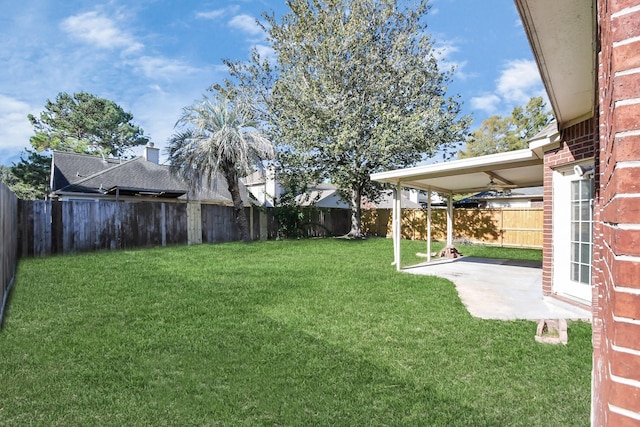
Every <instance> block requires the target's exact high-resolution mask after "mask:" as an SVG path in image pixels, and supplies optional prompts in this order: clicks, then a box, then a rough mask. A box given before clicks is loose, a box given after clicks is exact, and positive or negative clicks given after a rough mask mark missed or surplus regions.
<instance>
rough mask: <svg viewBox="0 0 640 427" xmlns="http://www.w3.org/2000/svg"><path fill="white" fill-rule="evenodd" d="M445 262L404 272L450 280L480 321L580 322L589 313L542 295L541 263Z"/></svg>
mask: <svg viewBox="0 0 640 427" xmlns="http://www.w3.org/2000/svg"><path fill="white" fill-rule="evenodd" d="M447 261H448V262H446V261H445V262H435V263H429V264H420V265H417V266H413V267H408V268H405V269H403V271H404V272H406V273H411V274H420V275H430V276H438V277H443V278H445V279H449V280H451V281H452V282H453V283H454V284H455V285H456V289H457V291H458V295H459V296H460V299H461V300H462V302H463V304H464V305H465V306H466V307H467V310H468V311H469V313H471V315H472V316H474V317H479V318H482V319H499V320H515V319H528V320H540V319H581V320H590V319H591V312H590V311H588V310H585V309H582V308H580V307H576V306H573V305H571V304H567V303H564V302H562V301H559V300H557V299H555V298H552V297H545V296H543V295H542V269H541V264H540V263H537V262H531V261H512V260H505V259H487V258H475V257H462V258H458V259H455V260H451V261H449V260H447Z"/></svg>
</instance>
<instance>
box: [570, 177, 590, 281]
mask: <svg viewBox="0 0 640 427" xmlns="http://www.w3.org/2000/svg"><path fill="white" fill-rule="evenodd" d="M592 230H593V178H592V179H579V180H576V181H571V258H570V264H571V266H570V272H571V280H573V281H575V282H580V283H584V284H587V285H589V284H591V252H592V235H593V232H592Z"/></svg>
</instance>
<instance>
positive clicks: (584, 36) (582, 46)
mask: <svg viewBox="0 0 640 427" xmlns="http://www.w3.org/2000/svg"><path fill="white" fill-rule="evenodd" d="M515 2H516V6H517V7H518V11H519V12H520V16H521V18H522V22H523V24H524V27H525V30H526V33H527V36H528V38H529V43H530V44H531V48H532V49H533V54H534V56H535V58H536V62H537V63H538V68H539V70H540V74H541V76H542V80H543V82H544V85H545V88H546V90H547V94H548V95H549V100H550V101H551V105H552V107H553V111H554V113H555V116H556V119H557V120H558V122H559V127H560V128H561V129H564V128H566V127H567V126H571V125H572V124H575V123H579V122H581V121H583V120H586V119H587V118H589V117H591V116H593V114H594V103H595V85H596V82H595V73H596V49H595V43H596V19H595V13H596V10H595V4H594V3H595V2H594V1H593V0H515Z"/></svg>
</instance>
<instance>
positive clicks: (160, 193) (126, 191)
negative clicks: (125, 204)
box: [106, 186, 187, 199]
mask: <svg viewBox="0 0 640 427" xmlns="http://www.w3.org/2000/svg"><path fill="white" fill-rule="evenodd" d="M106 194H115V195H118V196H137V197H157V198H163V199H176V198H178V197H180V196H184V195H185V194H187V192H186V191H182V190H156V189H150V188H135V187H122V186H115V187H111V188H110V189H109V190H107V192H106Z"/></svg>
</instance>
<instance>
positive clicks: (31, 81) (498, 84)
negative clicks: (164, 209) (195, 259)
mask: <svg viewBox="0 0 640 427" xmlns="http://www.w3.org/2000/svg"><path fill="white" fill-rule="evenodd" d="M0 4H2V11H3V13H2V15H1V16H0V40H2V41H1V42H0V63H1V64H2V66H1V67H0V164H3V165H9V164H11V162H12V161H17V160H18V158H19V155H20V152H21V151H22V150H23V149H24V148H25V147H29V137H30V136H31V135H33V128H32V127H31V125H30V123H29V121H28V120H27V114H29V113H31V114H34V115H37V114H39V113H40V112H41V111H42V110H43V108H44V105H45V102H46V100H47V99H51V100H53V99H55V97H56V95H57V94H58V93H59V92H68V93H75V92H80V91H85V92H89V93H92V94H95V95H97V96H99V97H103V98H107V99H110V100H113V101H115V102H116V103H117V104H119V105H120V106H122V107H123V108H124V109H125V110H127V111H130V112H131V113H132V114H133V116H134V122H135V123H136V124H138V125H140V126H141V127H142V128H143V129H144V131H145V134H147V135H148V136H150V137H151V140H152V141H153V142H154V143H155V144H156V146H159V147H161V148H164V146H165V145H166V141H167V139H168V138H169V137H170V136H171V134H172V132H173V126H174V124H175V122H176V120H177V119H178V117H179V115H180V110H181V109H182V107H185V106H187V105H190V104H191V103H192V102H193V101H194V100H196V99H198V98H200V97H201V95H202V93H204V92H205V90H206V88H207V87H208V86H210V85H211V84H212V83H216V82H221V81H222V79H224V78H225V77H226V75H227V74H226V69H225V67H224V66H223V64H222V59H223V58H230V59H239V60H245V59H246V58H248V55H249V52H250V51H251V49H252V48H254V47H256V48H258V49H259V50H260V51H261V52H263V53H268V52H269V48H268V46H267V44H266V43H265V41H264V34H263V33H262V31H261V30H260V28H259V27H258V26H257V25H256V24H255V19H256V18H260V15H261V12H262V11H264V10H267V11H270V10H273V11H274V12H275V13H276V15H277V16H280V15H282V14H283V13H285V12H286V11H287V7H286V4H285V1H284V0H272V1H265V0H237V1H231V2H227V1H219V0H212V1H202V0H200V1H195V0H180V1H178V0H175V1H174V0H136V1H127V0H110V1H104V2H96V1H95V0H65V1H64V2H62V1H50V0H20V1H11V0H1V2H0ZM431 5H432V9H431V12H430V13H429V15H428V17H427V22H428V25H429V32H430V33H431V34H432V36H433V38H434V40H435V42H436V47H437V49H438V52H439V55H440V60H441V61H442V63H443V65H444V66H451V65H455V66H456V67H457V71H456V72H455V74H454V80H453V83H452V84H451V85H450V94H456V93H457V94H459V95H460V96H461V100H462V102H463V103H464V105H463V109H464V113H465V114H470V115H472V116H473V118H474V123H473V126H472V128H475V127H477V126H479V125H480V122H481V121H482V120H483V119H485V118H486V117H488V116H489V115H491V114H502V115H504V114H509V113H510V111H511V109H512V108H513V107H514V106H517V105H522V104H524V103H526V102H527V100H528V99H529V98H530V97H531V96H538V95H543V94H544V91H543V87H542V83H541V81H540V77H539V74H538V70H537V68H536V66H535V63H534V61H533V56H532V53H531V49H530V47H529V44H528V42H527V39H526V36H525V33H524V30H523V28H522V24H521V22H520V18H519V16H518V13H517V11H516V8H515V6H514V3H513V0H486V1H478V0H432V1H431Z"/></svg>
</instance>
